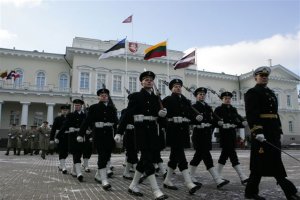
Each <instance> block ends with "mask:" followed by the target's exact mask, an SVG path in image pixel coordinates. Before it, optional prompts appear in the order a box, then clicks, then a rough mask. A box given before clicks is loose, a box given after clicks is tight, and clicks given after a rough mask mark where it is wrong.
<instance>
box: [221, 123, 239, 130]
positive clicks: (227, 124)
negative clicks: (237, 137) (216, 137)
mask: <svg viewBox="0 0 300 200" xmlns="http://www.w3.org/2000/svg"><path fill="white" fill-rule="evenodd" d="M235 127H236V125H235V124H229V123H226V124H223V125H222V128H223V129H230V128H235Z"/></svg>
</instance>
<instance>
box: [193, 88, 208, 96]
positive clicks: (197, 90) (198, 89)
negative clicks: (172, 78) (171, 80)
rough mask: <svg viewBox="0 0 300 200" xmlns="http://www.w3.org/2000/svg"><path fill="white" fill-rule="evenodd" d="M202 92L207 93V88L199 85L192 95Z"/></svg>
mask: <svg viewBox="0 0 300 200" xmlns="http://www.w3.org/2000/svg"><path fill="white" fill-rule="evenodd" d="M200 92H203V93H204V94H206V93H207V89H206V88H205V87H199V88H197V89H196V90H195V91H194V96H197V95H198V93H200Z"/></svg>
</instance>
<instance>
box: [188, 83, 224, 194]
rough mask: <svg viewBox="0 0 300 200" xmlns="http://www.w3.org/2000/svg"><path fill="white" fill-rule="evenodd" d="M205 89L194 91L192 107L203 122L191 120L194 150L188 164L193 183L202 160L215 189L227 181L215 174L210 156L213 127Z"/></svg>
mask: <svg viewBox="0 0 300 200" xmlns="http://www.w3.org/2000/svg"><path fill="white" fill-rule="evenodd" d="M206 93H207V89H206V88H204V87H199V88H197V89H196V90H195V91H194V96H195V97H196V100H197V101H196V103H195V104H194V105H193V107H194V108H195V109H197V110H198V112H199V113H201V114H202V115H203V120H202V121H201V122H198V121H197V120H192V123H193V124H194V125H193V135H192V142H193V147H194V149H195V150H196V151H195V154H194V157H193V159H192V160H191V162H190V172H191V177H192V180H193V182H197V180H195V178H194V175H195V172H196V169H197V166H198V165H199V163H200V162H201V161H202V160H203V161H204V164H205V166H206V169H207V170H208V171H209V173H210V174H211V176H212V177H213V179H214V181H215V182H216V183H217V188H221V187H222V186H224V185H226V184H228V183H229V181H228V180H223V179H221V178H220V176H219V174H218V173H217V171H216V169H215V167H214V164H213V159H212V156H211V154H210V150H211V149H212V142H211V139H212V125H213V110H212V108H211V107H210V106H209V105H208V104H207V103H206V102H205V97H206Z"/></svg>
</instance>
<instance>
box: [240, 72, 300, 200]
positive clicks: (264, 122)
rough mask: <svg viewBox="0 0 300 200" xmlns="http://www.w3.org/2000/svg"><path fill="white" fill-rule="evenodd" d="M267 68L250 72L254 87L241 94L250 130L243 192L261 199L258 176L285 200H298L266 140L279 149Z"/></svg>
mask: <svg viewBox="0 0 300 200" xmlns="http://www.w3.org/2000/svg"><path fill="white" fill-rule="evenodd" d="M270 73H271V69H270V68H269V67H260V68H257V69H256V70H255V71H254V77H255V81H256V85H255V86H254V87H253V88H251V89H249V90H248V91H247V93H246V94H245V108H246V117H247V120H248V122H249V126H250V130H251V138H252V143H251V154H250V171H251V172H250V177H249V181H248V183H247V186H246V189H245V197H246V198H247V199H251V198H252V199H265V198H263V197H261V196H259V195H258V193H259V188H258V187H259V183H260V180H261V177H262V176H271V177H274V178H275V179H276V181H277V183H278V184H279V185H280V187H281V188H282V190H283V192H284V194H285V196H286V198H287V199H288V200H299V199H300V197H299V196H298V195H297V189H296V187H295V186H294V184H293V183H292V182H291V181H289V180H288V179H286V177H287V174H286V171H285V168H284V165H283V163H282V159H281V152H280V151H279V150H278V149H275V148H274V147H272V146H270V145H268V144H267V143H265V142H264V141H267V142H269V143H271V144H273V145H274V146H276V147H277V148H279V149H280V148H281V142H280V136H281V134H283V133H282V129H281V122H280V118H279V114H278V102H277V98H276V96H275V94H274V92H273V91H272V90H271V89H269V88H268V87H267V84H268V82H269V78H268V77H269V75H270Z"/></svg>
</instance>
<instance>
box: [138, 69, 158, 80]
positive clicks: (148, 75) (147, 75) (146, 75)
mask: <svg viewBox="0 0 300 200" xmlns="http://www.w3.org/2000/svg"><path fill="white" fill-rule="evenodd" d="M146 77H151V78H152V79H153V80H154V79H155V74H154V73H153V72H151V71H145V72H143V73H141V75H140V81H141V82H142V81H143V80H144V79H145V78H146Z"/></svg>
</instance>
